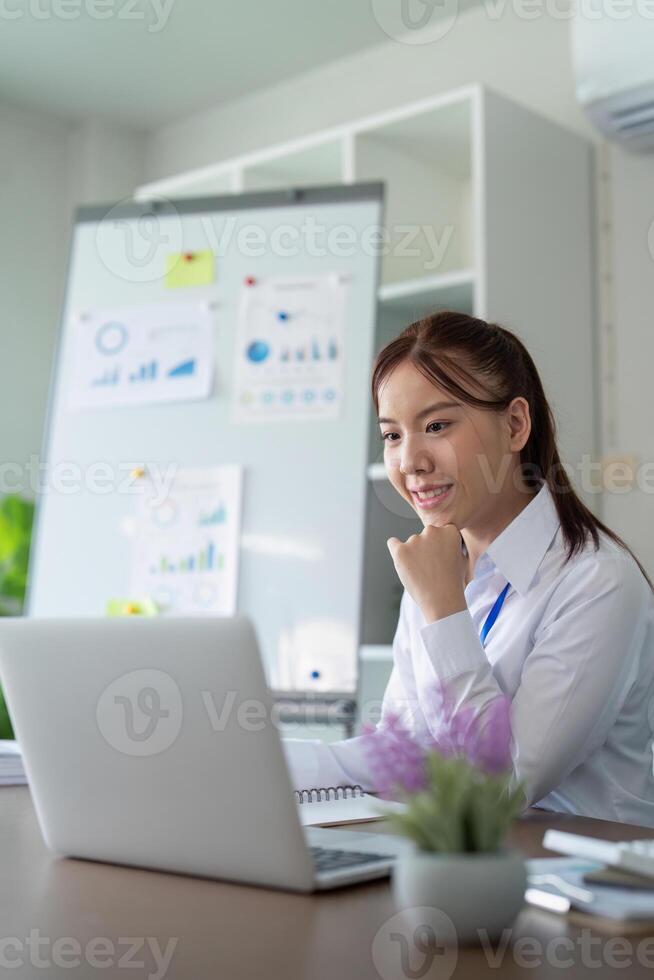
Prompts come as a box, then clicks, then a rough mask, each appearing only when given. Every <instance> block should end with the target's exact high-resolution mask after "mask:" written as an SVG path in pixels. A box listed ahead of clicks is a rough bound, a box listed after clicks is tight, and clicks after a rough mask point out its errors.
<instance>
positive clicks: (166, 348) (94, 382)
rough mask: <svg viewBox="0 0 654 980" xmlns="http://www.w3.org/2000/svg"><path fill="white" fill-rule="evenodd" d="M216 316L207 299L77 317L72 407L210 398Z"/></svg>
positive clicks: (157, 304) (92, 312)
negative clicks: (214, 321) (200, 301)
mask: <svg viewBox="0 0 654 980" xmlns="http://www.w3.org/2000/svg"><path fill="white" fill-rule="evenodd" d="M214 316H215V314H214V312H213V310H212V308H211V305H210V304H209V303H207V302H206V301H205V302H203V303H199V302H197V301H196V302H194V303H156V304H151V305H149V306H142V307H132V308H130V309H114V310H94V311H89V312H87V313H81V314H79V315H77V317H76V319H77V324H76V330H75V333H74V343H75V355H74V368H73V377H72V379H71V383H70V407H71V408H72V409H88V408H111V407H113V406H115V405H145V404H151V403H153V402H176V401H187V400H190V399H201V398H208V397H209V395H210V394H211V389H212V385H213V374H214V344H213V320H214Z"/></svg>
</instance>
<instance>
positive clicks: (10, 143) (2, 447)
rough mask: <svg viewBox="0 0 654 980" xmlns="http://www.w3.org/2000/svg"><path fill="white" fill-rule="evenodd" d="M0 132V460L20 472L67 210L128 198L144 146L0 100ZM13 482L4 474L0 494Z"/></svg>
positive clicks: (60, 268)
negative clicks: (12, 464) (0, 298)
mask: <svg viewBox="0 0 654 980" xmlns="http://www.w3.org/2000/svg"><path fill="white" fill-rule="evenodd" d="M0 133H1V134H2V138H1V141H0V213H1V214H2V229H3V234H2V235H0V296H2V319H1V321H0V339H1V344H0V351H1V355H0V463H3V462H5V463H6V462H11V463H16V464H18V466H19V467H23V468H24V467H26V464H28V463H29V460H30V457H32V456H36V455H39V454H40V451H41V443H42V434H43V422H44V417H45V411H46V403H47V396H48V388H49V381H50V370H51V364H52V356H53V351H54V344H55V337H56V332H57V327H58V322H59V315H60V309H61V300H62V297H63V288H64V279H65V270H66V264H67V258H68V247H69V235H70V228H71V221H72V212H73V209H74V208H75V207H76V206H77V205H78V204H86V203H103V202H105V201H113V200H119V199H121V198H123V197H126V196H129V195H130V194H131V192H132V191H133V189H134V187H135V186H136V185H137V184H138V183H140V182H141V181H142V180H143V176H144V149H145V140H144V137H143V135H142V134H139V133H136V132H133V131H131V130H126V129H123V128H120V127H116V126H107V125H106V124H100V123H99V122H96V121H90V122H88V123H83V124H80V125H77V126H74V127H73V126H72V125H70V124H69V123H66V122H64V121H61V120H60V121H57V120H56V119H54V118H53V117H52V116H45V115H42V114H39V113H35V112H31V111H24V110H18V109H15V108H12V107H9V106H5V105H2V104H0ZM24 472H25V475H24V476H23V478H22V480H21V484H22V485H21V486H20V489H28V487H29V484H30V482H31V480H30V477H29V475H27V471H26V470H25V471H24ZM5 473H6V471H5ZM16 480H17V478H16V476H14V475H13V473H12V474H7V475H6V481H4V482H3V483H0V493H2V491H3V490H7V489H13V488H14V487H15V488H16V489H18V488H19V487H18V486H17V485H16Z"/></svg>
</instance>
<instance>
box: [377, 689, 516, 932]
mask: <svg viewBox="0 0 654 980" xmlns="http://www.w3.org/2000/svg"><path fill="white" fill-rule="evenodd" d="M430 731H431V732H435V733H436V734H429V735H424V736H420V737H418V736H417V735H415V734H413V733H412V732H411V731H409V730H408V729H407V728H406V727H405V726H404V725H403V724H402V722H401V720H400V718H399V717H397V716H390V717H389V716H387V717H386V718H385V719H384V720H383V721H382V723H381V725H380V726H379V727H378V728H377V729H374V730H368V731H367V733H366V737H365V740H364V745H365V746H366V750H367V755H368V758H369V761H370V765H371V771H372V775H373V779H374V780H375V783H376V785H377V788H378V790H379V792H380V796H381V797H382V798H386V799H389V798H393V799H396V800H401V801H402V802H404V803H405V805H406V807H405V809H404V810H403V811H402V812H392V813H390V814H389V816H388V819H389V820H390V821H391V824H392V826H393V829H394V830H395V831H396V832H397V833H399V834H402V835H404V836H406V837H408V838H410V839H411V840H412V841H413V843H414V845H415V846H414V848H413V849H412V851H411V852H409V853H408V854H407V855H406V856H402V857H400V858H399V859H398V861H397V863H396V866H395V868H394V872H393V894H394V899H395V903H396V905H397V907H398V909H404V910H405V914H406V915H407V916H409V918H410V917H411V910H419V909H421V908H422V909H424V907H426V906H428V907H431V908H437V909H439V910H440V911H441V912H444V913H445V914H446V915H447V916H448V917H449V918H450V920H451V921H452V924H453V926H454V929H455V931H456V937H457V940H458V942H459V943H470V942H477V941H478V940H479V933H480V932H483V934H484V935H485V936H487V937H489V938H491V939H492V938H497V937H498V936H499V935H500V934H501V932H502V930H503V929H504V928H506V927H507V926H509V925H510V924H511V922H512V921H513V920H514V918H515V916H516V915H517V913H518V912H519V910H520V908H521V907H522V905H523V902H524V893H525V887H526V869H525V864H524V860H523V858H522V857H521V856H520V855H519V854H518V853H517V852H515V851H512V850H509V849H507V848H506V847H505V846H504V839H505V836H506V832H507V830H508V828H509V825H510V823H511V821H512V820H513V819H514V817H515V816H516V815H517V814H518V813H519V812H520V811H521V810H522V809H523V807H524V805H525V797H524V793H523V791H522V789H521V788H520V786H512V778H511V777H512V761H511V751H510V750H511V728H510V701H509V699H508V698H506V697H504V696H502V697H498V698H496V699H495V700H494V701H493V702H492V703H491V704H490V705H488V706H487V707H486V708H485V710H484V711H483V714H480V713H477V712H476V711H475V710H474V709H473V708H472V707H470V706H464V707H463V708H460V709H459V710H455V707H454V703H453V699H452V697H451V696H450V695H449V693H448V691H447V688H446V687H445V686H443V685H439V686H437V687H436V688H435V691H434V717H433V724H432V723H430ZM416 924H417V925H419V924H420V923H419V922H418V920H416Z"/></svg>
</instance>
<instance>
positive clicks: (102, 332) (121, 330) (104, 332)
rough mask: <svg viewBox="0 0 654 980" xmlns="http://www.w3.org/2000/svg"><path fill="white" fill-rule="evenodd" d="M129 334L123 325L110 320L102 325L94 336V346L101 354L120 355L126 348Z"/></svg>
mask: <svg viewBox="0 0 654 980" xmlns="http://www.w3.org/2000/svg"><path fill="white" fill-rule="evenodd" d="M128 339H129V333H128V331H127V327H126V326H125V324H124V323H119V322H118V320H111V321H110V322H109V323H103V324H102V326H101V327H100V329H99V330H98V332H97V334H96V336H95V346H96V347H97V348H98V350H99V351H100V353H101V354H120V352H121V350H123V348H124V347H125V346H126V344H127V341H128Z"/></svg>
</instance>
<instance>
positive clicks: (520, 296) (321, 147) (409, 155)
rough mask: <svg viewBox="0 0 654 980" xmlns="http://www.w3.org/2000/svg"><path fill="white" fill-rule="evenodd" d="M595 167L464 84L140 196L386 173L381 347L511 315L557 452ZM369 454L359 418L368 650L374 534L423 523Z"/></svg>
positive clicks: (571, 396)
mask: <svg viewBox="0 0 654 980" xmlns="http://www.w3.org/2000/svg"><path fill="white" fill-rule="evenodd" d="M591 174H592V151H591V147H590V144H589V143H588V142H586V141H585V140H583V139H582V138H581V137H579V136H577V135H576V134H573V133H571V132H568V131H567V130H565V129H563V128H561V127H560V126H558V125H556V124H554V123H552V122H550V121H548V120H546V119H544V118H542V117H540V116H537V115H535V114H534V113H532V112H530V111H528V110H526V109H524V108H522V107H521V106H518V105H517V104H515V103H513V102H511V101H509V100H507V99H505V98H504V97H502V96H499V95H497V94H496V93H494V92H492V91H489V90H488V89H486V88H484V87H482V86H478V85H472V86H467V87H465V88H462V89H458V90H456V91H454V92H450V93H447V94H445V95H439V96H435V97H433V98H428V99H423V100H421V101H419V102H415V103H412V104H411V105H407V106H404V107H401V108H399V109H394V110H392V111H388V112H384V113H379V114H376V115H374V116H369V117H366V118H363V119H358V120H354V121H352V122H349V123H347V124H345V125H342V126H338V127H334V128H331V129H328V130H324V131H322V132H319V133H315V134H313V135H312V136H309V137H306V138H302V139H297V140H293V141H291V142H288V143H285V144H281V145H276V146H272V147H268V148H265V149H262V150H259V151H257V152H254V153H249V154H246V155H242V156H239V157H236V158H234V159H232V160H226V161H222V162H220V163H217V164H215V165H211V166H208V167H204V168H202V169H200V170H194V171H190V172H188V173H184V174H179V175H177V176H174V177H170V178H167V179H164V180H159V181H156V182H154V183H150V184H147V185H145V186H143V187H141V188H139V189H138V191H137V195H136V196H137V197H138V198H139V199H146V200H147V199H151V198H158V197H164V198H169V199H175V198H180V197H186V196H192V197H198V196H203V195H214V194H229V193H238V192H243V191H249V190H265V189H278V188H281V187H294V186H295V187H303V186H310V185H318V184H323V185H324V184H338V183H352V182H356V181H369V180H382V181H384V183H385V185H386V214H385V226H386V229H387V235H388V242H389V247H388V249H387V251H388V254H386V255H384V257H383V259H382V265H381V287H380V292H379V318H378V335H377V344H378V349H379V348H381V347H382V346H383V345H384V344H385V343H386V342H387V341H388V340H390V339H391V338H392V337H393V336H395V335H397V333H399V331H400V330H401V329H402V328H403V327H404V326H406V324H408V323H410V322H411V321H412V320H415V319H417V318H419V317H421V316H423V315H425V314H427V313H430V312H433V311H434V310H437V309H456V310H459V311H462V312H466V313H471V314H474V315H476V316H480V317H483V318H484V319H487V320H493V321H496V322H499V323H502V324H503V325H505V326H507V327H509V328H510V329H513V330H515V331H516V332H517V333H518V334H519V335H520V336H521V338H522V339H523V340H524V341H525V343H526V345H527V347H528V348H529V350H530V351H531V353H532V355H533V357H534V360H535V361H536V364H537V365H538V367H539V370H540V373H541V376H542V378H543V382H544V384H545V388H546V391H547V393H548V395H549V397H550V400H551V402H552V403H553V406H554V409H555V412H556V415H557V420H558V424H559V442H560V447H561V450H562V457H563V460H564V461H567V462H568V463H571V464H572V465H573V466H574V465H576V464H577V463H578V461H579V460H580V459H581V458H582V455H583V454H584V453H594V452H595V451H596V432H595V418H596V417H597V393H596V389H595V384H594V376H595V370H594V364H595V350H594V309H593V275H592V245H591V242H592V238H591V235H592V201H591V187H592V180H591ZM381 458H382V454H381V441H380V439H379V436H378V434H377V426H376V425H375V424H374V421H373V420H371V435H370V452H369V458H368V467H369V468H368V473H369V476H370V483H369V499H368V520H367V523H368V527H367V546H366V565H367V569H366V582H365V601H364V609H363V638H364V643H365V644H368V645H371V646H369V647H366V648H365V649H369V650H373V651H375V652H374V654H373V653H371V654H370V655H369V656H368V654H366V656H367V657H368V659H371V660H378V659H380V658H381V659H383V657H381V654H380V652H379V651H380V650H382V649H385V650H388V649H390V648H389V647H388V646H387V644H388V643H389V642H390V640H391V639H392V635H393V632H394V629H395V625H396V622H397V608H398V606H399V599H400V594H401V587H400V586H399V583H398V581H397V577H396V575H395V571H394V569H393V567H392V562H391V561H390V556H389V554H388V549H387V547H386V539H387V538H388V537H390V536H391V535H397V536H401V537H406V536H408V534H410V533H412V532H413V531H414V530H416V529H417V528H418V527H419V526H420V525H419V522H418V520H417V518H416V516H415V514H414V513H413V511H412V510H411V508H410V507H409V505H408V504H405V503H404V502H403V501H402V500H400V499H399V498H398V495H397V494H395V492H394V491H393V489H392V487H390V484H388V482H387V481H386V479H385V473H384V470H383V465H382V464H381ZM587 503H588V504H589V506H595V503H596V502H595V500H594V498H592V497H590V498H588V499H587ZM364 659H365V658H364Z"/></svg>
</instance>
